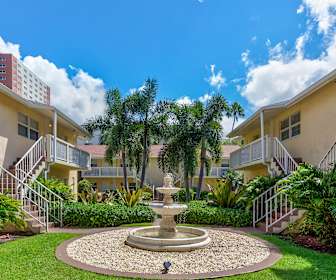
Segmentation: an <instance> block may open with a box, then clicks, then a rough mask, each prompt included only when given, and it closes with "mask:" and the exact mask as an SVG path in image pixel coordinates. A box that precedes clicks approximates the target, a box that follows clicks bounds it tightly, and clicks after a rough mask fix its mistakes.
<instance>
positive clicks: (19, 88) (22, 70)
mask: <svg viewBox="0 0 336 280" xmlns="http://www.w3.org/2000/svg"><path fill="white" fill-rule="evenodd" d="M0 83H1V84H3V85H5V86H6V87H8V88H9V89H11V91H12V92H13V93H15V94H17V95H19V96H21V97H23V98H24V99H28V100H31V101H35V102H39V103H43V104H47V105H50V87H49V86H48V85H47V84H46V83H45V82H43V81H42V80H41V79H40V78H39V77H38V76H37V75H36V74H34V73H33V72H32V71H31V70H30V69H29V68H28V67H27V66H26V65H24V63H23V62H22V61H21V60H19V59H17V58H16V57H15V56H13V55H12V54H6V53H0Z"/></svg>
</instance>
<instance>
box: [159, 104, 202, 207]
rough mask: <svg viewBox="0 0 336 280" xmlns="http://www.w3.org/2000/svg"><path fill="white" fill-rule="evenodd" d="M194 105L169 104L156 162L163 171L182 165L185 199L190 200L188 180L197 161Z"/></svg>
mask: <svg viewBox="0 0 336 280" xmlns="http://www.w3.org/2000/svg"><path fill="white" fill-rule="evenodd" d="M193 110H194V106H188V105H178V104H176V103H175V104H170V112H169V120H170V126H169V127H168V128H167V132H166V135H165V137H166V138H167V143H166V144H165V145H164V146H163V148H162V150H161V152H160V154H159V158H158V164H159V167H160V168H161V169H162V170H163V172H171V173H174V172H178V171H179V169H180V168H181V167H182V173H183V180H184V186H185V188H186V197H187V201H189V200H190V180H191V178H192V177H193V176H194V175H195V168H196V163H197V146H198V139H197V137H196V136H197V131H196V119H195V115H194V114H193V112H192V111H193Z"/></svg>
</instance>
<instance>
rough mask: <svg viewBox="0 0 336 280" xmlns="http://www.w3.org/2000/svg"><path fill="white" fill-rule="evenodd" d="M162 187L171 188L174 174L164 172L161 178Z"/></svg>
mask: <svg viewBox="0 0 336 280" xmlns="http://www.w3.org/2000/svg"><path fill="white" fill-rule="evenodd" d="M163 182H164V187H165V188H172V187H173V183H174V176H173V174H172V173H166V175H165V176H164V178H163Z"/></svg>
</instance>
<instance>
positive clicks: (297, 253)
mask: <svg viewBox="0 0 336 280" xmlns="http://www.w3.org/2000/svg"><path fill="white" fill-rule="evenodd" d="M74 236H76V235H75V234H66V233H49V234H42V235H36V236H31V237H27V238H22V239H19V240H16V241H13V242H8V243H5V244H2V245H0V279H4V280H22V279H25V280H35V279H36V280H37V279H38V280H41V279H48V280H70V279H71V280H75V279H81V280H85V279H88V280H94V279H120V278H114V277H107V276H101V275H97V274H94V273H90V272H85V271H81V270H77V269H75V268H72V267H70V266H68V265H65V264H63V263H62V262H59V261H57V260H56V258H55V255H54V252H55V248H56V247H57V245H59V244H60V243H62V241H64V240H66V239H69V238H71V237H74ZM260 237H262V238H264V239H266V240H268V241H270V242H272V243H274V244H275V245H277V246H278V247H279V248H280V249H281V251H282V253H283V255H284V256H283V258H282V259H281V260H280V261H279V262H278V263H276V264H275V265H274V266H273V267H271V268H269V269H266V270H263V271H260V272H256V273H251V274H246V275H241V276H234V277H229V278H226V279H230V280H231V279H234V280H236V279H246V280H247V279H249V280H250V279H256V280H263V279H267V280H269V279H295V280H300V279H314V280H317V279H321V280H328V279H330V280H331V279H336V256H332V255H328V254H322V253H317V252H314V251H312V250H309V249H305V248H301V247H298V246H296V245H293V244H291V243H290V242H288V241H284V240H281V239H279V238H278V237H275V236H265V235H260Z"/></svg>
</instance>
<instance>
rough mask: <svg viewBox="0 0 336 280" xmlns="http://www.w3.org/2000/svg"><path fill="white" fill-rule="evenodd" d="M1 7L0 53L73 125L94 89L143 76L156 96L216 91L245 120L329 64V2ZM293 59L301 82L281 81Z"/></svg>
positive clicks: (152, 1)
mask: <svg viewBox="0 0 336 280" xmlns="http://www.w3.org/2000/svg"><path fill="white" fill-rule="evenodd" d="M1 2H2V3H1V5H2V8H3V10H10V11H13V12H14V11H15V19H14V18H13V13H4V14H2V16H1V26H0V51H1V50H2V51H6V50H7V51H8V50H10V51H12V52H13V53H15V54H17V55H21V58H22V59H23V60H24V61H25V62H26V64H28V66H30V67H31V68H32V69H33V70H34V71H35V72H37V74H39V75H41V76H42V78H44V79H45V80H46V81H47V82H49V83H50V84H51V86H52V88H53V87H54V91H53V99H52V100H54V103H55V105H56V106H59V107H61V109H62V107H64V110H66V111H69V112H68V113H70V114H72V115H73V116H75V114H76V112H77V113H78V114H80V113H81V115H80V117H78V116H77V119H78V121H83V120H84V119H85V117H86V116H90V115H91V114H92V110H88V108H90V105H89V104H82V103H83V102H84V101H85V100H89V101H93V104H95V102H97V104H98V105H97V106H94V107H95V108H96V109H97V110H96V111H95V110H93V111H94V113H98V112H99V110H100V111H101V107H99V106H100V103H101V102H102V99H101V98H100V96H101V95H102V92H103V90H104V89H106V88H110V87H118V88H120V89H121V90H122V91H123V92H128V91H129V90H130V89H132V88H137V87H140V86H141V85H142V83H143V81H144V80H145V78H147V77H154V78H156V79H157V80H158V81H159V85H160V95H159V97H160V98H174V99H181V98H183V97H187V98H184V100H185V101H188V100H189V99H197V98H199V97H201V96H204V94H205V93H207V92H209V93H211V92H215V91H220V92H222V93H223V94H224V95H225V97H226V98H227V99H228V100H229V101H238V102H240V103H241V104H242V105H243V106H244V107H245V109H246V112H247V115H249V114H251V112H252V111H253V110H254V109H255V108H257V107H259V106H262V105H266V104H268V103H270V102H274V101H278V100H280V99H286V98H289V97H291V96H293V95H294V94H295V93H298V91H299V90H301V89H303V87H305V86H307V84H309V83H310V82H311V81H313V80H316V79H317V78H318V77H320V76H321V75H323V74H325V73H326V72H328V71H330V70H331V68H332V67H333V66H332V63H331V62H334V60H333V57H331V56H332V55H331V54H330V55H329V56H328V48H331V47H333V44H334V39H333V38H334V37H333V36H334V25H335V22H334V18H332V17H331V16H330V18H328V22H327V23H326V22H325V17H326V13H327V15H333V10H332V9H334V8H335V5H336V3H335V1H333V0H325V3H324V4H321V3H319V2H321V1H316V0H304V1H299V0H297V1H296V0H295V1H292V0H288V1H285V0H272V1H266V0H265V1H264V0H256V1H247V0H238V1H224V0H203V1H199V0H169V1H163V0H161V1H159V0H143V1H136V0H112V1H107V0H105V1H103V0H101V1H94V2H93V1H64V0H58V1H37V0H36V1H33V4H32V2H31V1H17V0H2V1H1ZM1 38H2V39H1ZM300 38H302V39H300ZM300 40H301V41H302V42H303V43H302V46H301V47H300V46H298V44H299V41H300ZM1 41H2V43H1ZM12 44H14V45H12ZM325 53H327V56H328V57H326V54H325ZM297 60H300V63H302V64H301V67H297V68H295V67H294V68H295V71H299V73H297V75H298V79H299V80H301V79H300V77H301V78H302V80H301V81H296V80H295V81H288V78H287V77H286V74H284V73H286V71H287V72H289V73H288V75H289V76H293V72H291V71H294V70H293V67H291V65H290V63H294V64H295V65H297V64H298V63H295V62H297ZM316 61H317V62H318V63H319V67H317V68H316V66H313V65H315V64H316V63H315V62H316ZM302 67H304V68H309V70H305V71H302V70H300V69H301V68H302ZM313 67H315V68H316V69H315V68H313ZM310 68H312V69H310ZM288 69H289V70H290V71H288ZM211 70H213V71H211ZM302 72H303V73H302ZM300 75H301V76H300ZM57 77H61V78H60V81H61V82H57V79H56V78H57ZM278 79H279V80H278ZM273 80H274V82H272V81H273ZM276 81H279V82H276ZM281 81H284V82H285V85H283V84H282V83H281ZM279 84H280V85H279ZM279 88H280V89H279ZM67 89H68V90H67ZM62 90H63V91H66V92H67V93H64V92H61V91H62ZM266 91H267V93H266ZM274 91H275V93H272V92H274ZM262 92H263V93H262ZM74 96H77V97H76V98H75V97H74ZM205 99H206V98H205ZM65 100H66V101H67V102H66V103H67V104H66V105H67V106H68V107H69V103H70V107H71V108H72V109H73V110H72V111H70V110H69V109H68V108H66V107H65V106H64V101H65ZM83 100H84V101H83ZM76 106H77V107H76ZM76 108H77V109H76ZM98 108H99V110H98ZM83 113H84V114H83ZM78 114H77V115H78Z"/></svg>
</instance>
